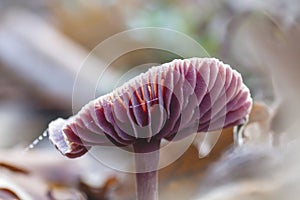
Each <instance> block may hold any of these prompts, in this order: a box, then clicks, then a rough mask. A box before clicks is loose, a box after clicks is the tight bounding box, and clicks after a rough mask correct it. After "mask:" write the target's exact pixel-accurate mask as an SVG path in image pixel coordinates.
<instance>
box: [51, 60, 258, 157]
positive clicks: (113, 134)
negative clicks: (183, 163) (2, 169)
mask: <svg viewBox="0 0 300 200" xmlns="http://www.w3.org/2000/svg"><path fill="white" fill-rule="evenodd" d="M251 106H252V99H251V97H250V92H249V89H248V88H247V87H246V86H245V85H244V84H243V82H242V77H241V75H240V74H239V73H238V72H237V71H235V70H233V69H232V68H230V66H229V65H227V64H224V63H222V62H221V61H219V60H217V59H215V58H191V59H184V60H174V61H172V62H170V63H165V64H163V65H160V66H154V67H152V68H150V69H149V70H148V71H147V72H146V73H143V74H140V75H139V76H137V77H135V78H133V79H131V80H130V81H129V82H127V83H125V84H124V85H123V86H121V87H119V88H117V89H116V90H115V91H113V92H111V93H109V94H107V95H104V96H101V97H99V98H97V99H95V100H93V101H91V102H89V103H88V104H87V105H85V106H84V107H83V108H82V109H81V110H80V111H79V113H78V114H76V115H74V116H72V117H70V118H69V119H66V120H64V119H61V118H59V119H57V120H55V121H53V122H51V123H50V124H49V129H48V130H49V137H50V140H51V141H52V143H53V144H54V145H55V146H56V147H57V148H58V149H59V150H60V151H61V152H62V153H63V154H64V155H66V156H68V157H71V158H72V157H78V156H81V155H82V154H84V153H86V152H87V151H88V149H89V148H90V147H91V146H93V145H112V144H114V145H117V146H127V145H131V144H134V143H136V142H137V141H141V140H142V141H144V142H151V141H152V140H161V139H167V140H178V139H181V138H183V137H186V136H188V135H190V134H192V133H195V132H207V131H213V130H218V129H222V128H225V127H228V126H234V125H238V124H242V123H244V122H245V119H246V116H247V115H248V114H249V112H250V109H251Z"/></svg>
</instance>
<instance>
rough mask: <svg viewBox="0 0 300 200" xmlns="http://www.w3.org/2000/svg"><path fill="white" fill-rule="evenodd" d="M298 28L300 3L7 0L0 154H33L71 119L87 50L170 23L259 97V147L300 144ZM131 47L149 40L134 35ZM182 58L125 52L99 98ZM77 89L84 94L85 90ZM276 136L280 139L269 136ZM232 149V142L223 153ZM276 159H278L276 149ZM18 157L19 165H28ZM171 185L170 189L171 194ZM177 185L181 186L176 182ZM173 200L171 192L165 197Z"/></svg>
mask: <svg viewBox="0 0 300 200" xmlns="http://www.w3.org/2000/svg"><path fill="white" fill-rule="evenodd" d="M299 23H300V4H299V2H298V1H297V0H265V1H259V0H244V1H238V0H211V1H205V0H172V1H171V0H161V1H146V0H143V1H140V0H122V1H120V0H111V1H105V0H84V1H83V0H61V1H58V0H51V1H50V0H37V1H36V0H35V1H33V0H27V1H22V0H2V1H1V2H0V127H1V128H0V148H1V149H2V150H1V151H3V152H10V151H11V150H12V149H18V150H20V149H23V148H24V149H25V148H26V147H27V146H28V145H29V144H30V143H31V142H32V141H33V140H34V139H35V138H37V137H38V136H39V135H41V134H42V133H43V131H44V130H45V129H46V128H47V124H48V123H49V122H50V121H51V120H53V119H55V118H57V117H68V116H70V115H72V91H73V85H74V81H75V79H76V73H77V72H78V70H79V69H80V66H81V64H82V62H83V61H84V59H85V58H86V56H87V55H88V54H89V52H90V51H91V50H92V49H93V48H95V47H96V46H97V45H98V44H99V43H100V42H102V41H104V40H105V39H107V38H109V37H110V36H112V35H114V34H117V33H119V32H121V31H126V30H128V29H132V28H143V27H163V28H169V29H172V30H175V31H179V32H181V33H184V34H186V35H188V36H189V37H191V38H193V39H194V40H195V41H197V42H198V43H200V44H201V45H202V46H203V47H204V48H205V50H206V51H207V52H208V53H209V55H210V56H212V57H217V58H219V59H220V60H222V61H223V62H225V63H228V64H230V65H231V66H232V67H233V68H235V69H237V70H238V71H239V72H241V74H242V75H243V78H244V81H245V83H246V84H247V86H248V87H249V88H250V89H251V93H252V97H253V98H254V100H255V101H256V102H258V103H260V105H261V107H259V108H258V111H257V113H258V114H253V115H254V116H253V119H254V120H253V123H254V122H256V124H255V123H254V125H253V126H249V127H248V129H247V130H246V131H245V134H246V135H247V134H248V137H249V138H250V140H251V137H252V135H255V137H254V139H253V141H254V142H253V141H252V143H255V144H256V143H259V144H261V143H265V142H266V140H267V142H266V143H272V144H273V145H276V146H285V145H286V144H293V143H297V134H298V128H299V123H298V122H299V111H300V106H299V105H298V102H299V89H298V88H299V82H300V79H299V77H298V76H299V75H300V73H299V72H300V68H299V63H300V57H299V53H300V28H299ZM162 37H163V36H162ZM164 37H165V36H164ZM167 39H168V38H161V40H167ZM127 42H128V43H142V42H143V41H141V40H140V39H139V37H137V36H136V37H135V36H133V37H132V39H131V41H127ZM174 43H176V41H174ZM178 48H180V46H178ZM174 58H177V57H176V55H174V54H172V52H164V51H158V50H151V49H144V50H139V51H134V52H130V53H127V54H125V55H123V56H121V57H120V58H118V59H117V60H115V61H114V62H113V63H112V64H111V66H110V71H109V73H108V74H107V76H108V77H106V78H107V84H104V85H101V86H100V87H99V91H98V94H99V95H101V94H104V93H106V92H108V91H111V90H112V89H113V86H114V85H115V81H117V80H118V79H119V78H120V77H121V75H122V74H124V73H126V72H127V71H129V70H130V69H131V68H132V67H135V66H137V65H140V64H144V63H164V62H167V61H171V60H173V59H174ZM92 59H93V65H92V66H90V67H91V68H92V69H95V70H97V69H102V68H103V67H104V65H103V63H105V62H107V60H105V59H106V57H105V56H103V55H101V54H99V55H97V53H95V54H93V58H92ZM89 73H90V74H89ZM92 76H93V71H92V70H91V71H90V72H87V73H86V74H84V76H82V77H80V78H81V79H82V80H80V81H81V83H82V84H85V85H86V88H91V87H92V85H90V82H89V77H92ZM78 92H79V94H82V96H84V95H85V91H84V89H83V90H82V91H78ZM80 92H82V93H80ZM262 113H263V114H262ZM258 122H259V123H258ZM270 134H271V135H272V139H269V137H265V135H270ZM249 135H251V136H249ZM262 138H263V139H262ZM266 138H267V139H266ZM295 141H296V142H295ZM229 143H230V142H229ZM250 143H251V141H250ZM48 146H50V145H49V142H48V140H43V141H42V142H41V144H38V146H37V148H40V149H43V147H45V148H47V147H48ZM228 146H230V144H228V145H227V143H226V148H224V149H227V147H228ZM266 146H268V145H266ZM50 149H51V150H52V149H54V148H52V147H51V148H49V149H48V148H47V150H46V152H47V151H51V150H50ZM224 149H223V150H224ZM223 150H222V151H223ZM222 151H221V150H220V152H218V153H220V154H221V152H222ZM296 151H298V150H296ZM268 152H269V151H268ZM276 154H278V152H276ZM4 155H6V154H5V153H4ZM12 155H15V154H12ZM51 155H52V154H51ZM245 155H247V154H246V153H245ZM268 155H269V154H268ZM270 155H271V156H270V157H271V158H270V160H272V158H273V153H272V152H271V153H270ZM55 156H57V154H55ZM55 156H54V157H55ZM254 157H255V156H254ZM274 157H276V156H274ZM13 158H14V157H13V156H12V157H11V159H12V162H16V161H15V160H17V159H20V157H18V156H17V157H15V159H13ZM22 159H24V158H22ZM54 160H55V159H54ZM254 160H255V159H254ZM296 161H297V159H296ZM299 161H300V160H299ZM28 162H31V161H28ZM63 162H66V161H63ZM182 162H183V161H182ZM184 162H188V161H184ZM258 162H259V161H258ZM282 162H288V161H282ZM293 162H294V160H293ZM59 165H60V164H59ZM251 166H252V165H251ZM266 166H267V167H269V165H266ZM232 167H233V168H234V167H236V166H232ZM280 167H282V166H280ZM267 169H268V168H267ZM284 171H285V170H283V172H282V173H284ZM229 172H230V170H228V173H229ZM251 173H252V172H251ZM253 173H254V172H253ZM166 174H168V173H167V172H166ZM298 176H299V175H298ZM225 178H226V177H225ZM225 178H224V179H225ZM297 180H298V179H297ZM110 181H112V182H113V180H110ZM208 182H210V183H211V182H212V181H208ZM296 182H297V181H296ZM110 183H111V182H107V184H108V185H109V184H110ZM298 183H300V182H298ZM166 184H167V182H166ZM194 185H196V186H197V185H198V183H197V182H196V183H194ZM212 185H213V184H212ZM212 187H214V186H212ZM216 187H217V186H216ZM167 188H168V187H167V186H166V189H165V191H166V192H165V193H167V191H169V190H168V189H167ZM170 188H173V189H174V188H176V187H175V186H174V185H172V184H171V185H170ZM170 188H169V189H170ZM0 189H1V184H0ZM102 189H103V188H102ZM175 190H176V189H175ZM103 191H104V190H103ZM103 191H102V192H103ZM170 191H172V190H171V189H170ZM233 192H234V191H233ZM204 193H205V192H204ZM101 194H102V193H101ZM175 194H176V193H175ZM239 195H240V194H239ZM76 198H77V197H76ZM76 198H74V199H76ZM168 198H170V196H168V194H165V196H162V199H168ZM214 198H216V199H217V197H214ZM274 198H275V197H274ZM274 198H272V199H274ZM61 199H63V198H61ZM71 199H72V198H71ZM78 199H80V198H79V197H78ZM115 199H117V197H115ZM120 199H126V198H125V197H123V198H120ZM128 199H130V197H129V198H128ZM212 199H213V198H212ZM229 199H234V198H233V197H232V198H229ZM237 199H238V198H237ZM250 199H254V198H250ZM262 199H266V198H262Z"/></svg>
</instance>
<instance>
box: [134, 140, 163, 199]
mask: <svg viewBox="0 0 300 200" xmlns="http://www.w3.org/2000/svg"><path fill="white" fill-rule="evenodd" d="M159 147H160V141H158V140H153V141H151V142H146V141H144V142H137V143H135V144H134V145H133V148H134V151H135V165H136V172H137V173H136V189H137V200H158V173H157V168H158V163H159Z"/></svg>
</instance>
